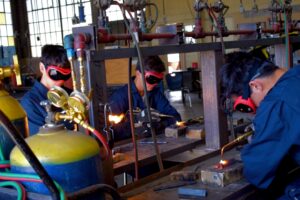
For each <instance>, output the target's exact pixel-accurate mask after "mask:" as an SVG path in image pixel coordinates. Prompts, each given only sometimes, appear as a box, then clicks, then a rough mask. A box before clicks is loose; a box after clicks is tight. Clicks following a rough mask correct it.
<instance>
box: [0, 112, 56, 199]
mask: <svg viewBox="0 0 300 200" xmlns="http://www.w3.org/2000/svg"><path fill="white" fill-rule="evenodd" d="M0 123H1V124H2V126H3V128H4V129H5V130H6V131H7V133H8V134H9V136H10V137H11V139H12V140H13V141H14V143H15V144H16V145H17V147H18V148H19V149H20V151H21V152H22V153H23V155H24V156H25V158H26V159H27V161H28V162H29V164H30V165H31V167H32V168H33V169H34V171H35V172H36V173H37V174H38V175H39V177H40V178H41V180H42V181H43V183H44V184H45V186H46V187H47V188H48V189H49V191H50V192H51V193H52V198H53V199H54V200H59V199H60V194H59V191H58V189H57V187H56V186H55V184H54V181H53V180H52V178H51V177H50V176H49V174H48V172H47V171H46V170H45V169H44V167H43V165H42V164H41V163H40V161H39V160H38V159H37V157H36V156H35V155H34V153H33V151H32V150H31V149H30V147H29V146H28V144H27V143H26V142H25V140H24V138H23V137H22V134H21V133H20V132H19V131H18V130H17V129H16V127H15V126H14V125H13V124H12V123H11V121H10V120H9V119H8V117H7V116H6V115H5V114H4V113H3V111H2V110H1V109H0Z"/></svg>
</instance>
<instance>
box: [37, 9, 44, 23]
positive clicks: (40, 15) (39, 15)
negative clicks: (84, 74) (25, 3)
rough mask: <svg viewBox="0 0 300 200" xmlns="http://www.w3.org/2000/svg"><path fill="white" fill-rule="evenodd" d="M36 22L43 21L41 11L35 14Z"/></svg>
mask: <svg viewBox="0 0 300 200" xmlns="http://www.w3.org/2000/svg"><path fill="white" fill-rule="evenodd" d="M37 14H38V15H37V17H38V19H37V21H43V20H44V13H43V10H39V11H38V13H37Z"/></svg>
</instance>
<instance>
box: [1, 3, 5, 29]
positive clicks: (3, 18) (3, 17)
mask: <svg viewBox="0 0 300 200" xmlns="http://www.w3.org/2000/svg"><path fill="white" fill-rule="evenodd" d="M0 4H1V3H0ZM1 24H2V25H3V24H6V20H5V14H4V13H0V25H1Z"/></svg>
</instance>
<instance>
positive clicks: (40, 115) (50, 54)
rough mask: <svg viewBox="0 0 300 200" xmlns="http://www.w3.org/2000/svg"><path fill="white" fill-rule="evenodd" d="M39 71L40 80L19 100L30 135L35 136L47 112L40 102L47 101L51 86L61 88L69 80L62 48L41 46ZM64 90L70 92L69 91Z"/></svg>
mask: <svg viewBox="0 0 300 200" xmlns="http://www.w3.org/2000/svg"><path fill="white" fill-rule="evenodd" d="M39 69H40V72H41V78H40V79H39V80H36V81H35V82H34V85H33V87H32V88H31V89H30V90H29V91H28V92H27V93H26V94H25V95H24V96H23V98H22V99H21V105H22V106H23V108H24V110H25V111H26V113H27V117H28V125H29V131H30V135H33V134H36V133H37V132H38V131H39V127H41V126H43V125H44V124H45V118H46V116H47V112H46V110H45V108H44V107H43V106H41V105H40V102H41V101H44V100H47V92H48V90H49V89H50V88H51V87H53V86H63V85H64V84H66V83H68V82H69V79H70V78H71V69H70V63H69V61H68V58H67V54H66V51H65V49H64V47H63V46H60V45H45V46H43V47H42V57H41V60H40V63H39ZM64 89H66V91H68V92H70V89H68V88H64ZM68 127H72V126H70V125H68Z"/></svg>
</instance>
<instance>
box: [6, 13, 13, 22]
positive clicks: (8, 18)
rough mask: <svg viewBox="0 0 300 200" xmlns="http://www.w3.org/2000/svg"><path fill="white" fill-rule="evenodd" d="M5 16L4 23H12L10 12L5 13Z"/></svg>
mask: <svg viewBox="0 0 300 200" xmlns="http://www.w3.org/2000/svg"><path fill="white" fill-rule="evenodd" d="M5 18H6V24H12V22H11V14H6V15H5Z"/></svg>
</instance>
